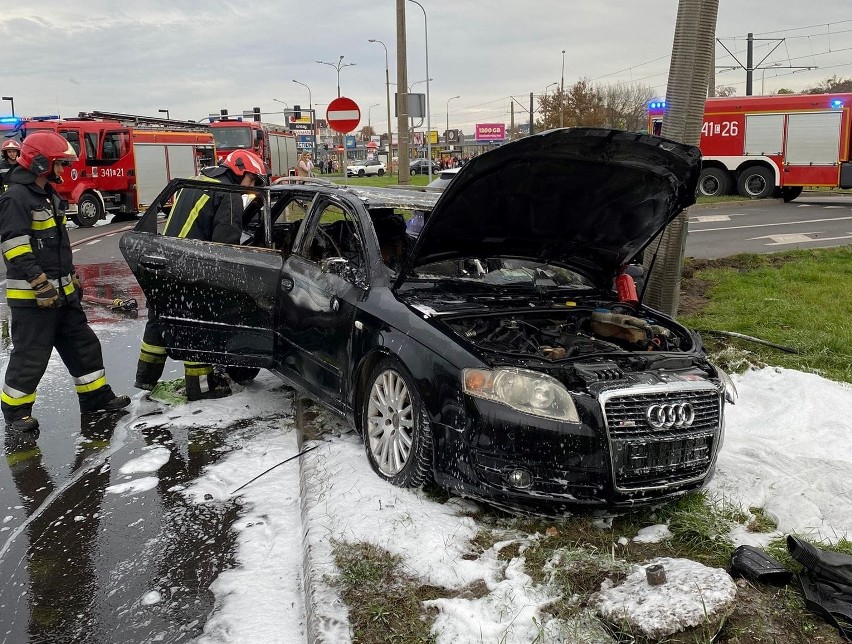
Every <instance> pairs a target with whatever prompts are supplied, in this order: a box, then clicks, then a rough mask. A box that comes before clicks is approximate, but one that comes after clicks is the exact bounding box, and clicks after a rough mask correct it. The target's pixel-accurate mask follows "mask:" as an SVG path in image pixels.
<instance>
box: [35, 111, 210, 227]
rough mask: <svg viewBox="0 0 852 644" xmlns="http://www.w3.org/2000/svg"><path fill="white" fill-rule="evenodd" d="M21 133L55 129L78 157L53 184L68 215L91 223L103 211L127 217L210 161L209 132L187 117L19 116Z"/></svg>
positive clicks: (98, 218)
mask: <svg viewBox="0 0 852 644" xmlns="http://www.w3.org/2000/svg"><path fill="white" fill-rule="evenodd" d="M21 129H22V134H23V136H24V137H26V135H27V133H30V132H34V131H37V130H39V131H43V130H50V131H52V132H58V133H59V134H61V135H62V136H64V137H65V138H66V139H68V142H69V143H70V144H71V145H72V147H73V148H74V150H75V151H76V152H77V155H78V157H79V158H78V160H77V162H75V163H74V164H73V165H72V166H71V168H70V169H69V171H67V172H66V174H65V176H64V177H63V179H64V180H63V182H62V183H61V184H59V185H58V186H57V189H58V191H59V194H60V195H61V196H62V197H63V198H65V199H67V200H68V201H69V203H70V204H72V205H74V204H76V206H77V211H76V213H74V212H73V211H72V212H71V213H70V214H69V218H70V219H71V220H72V221H74V222H75V223H76V224H77V225H79V226H83V227H89V226H94V225H95V223H97V221H98V220H100V219H104V218H105V217H106V213H107V212H113V213H117V214H121V215H133V214H135V213H137V212H139V211H141V210H144V209H145V207H147V205H148V204H149V203H151V201H152V200H153V199H154V197H156V196H157V194H158V193H159V192H160V190H162V189H163V187H164V186H165V185H166V183H168V182H169V181H170V180H171V179H175V178H183V177H192V176H195V175H197V174H198V173H199V171H200V170H201V168H203V167H205V166H208V165H213V164H214V163H215V158H216V154H215V145H214V141H213V135H212V134H211V133H210V130H209V129H208V128H207V127H206V126H204V125H198V124H195V123H191V122H187V121H175V120H171V119H158V118H154V117H143V116H133V115H130V114H114V113H107V112H89V113H81V114H80V115H79V116H78V117H77V118H71V119H61V120H41V119H31V120H25V121H24V122H23V123H22V125H21Z"/></svg>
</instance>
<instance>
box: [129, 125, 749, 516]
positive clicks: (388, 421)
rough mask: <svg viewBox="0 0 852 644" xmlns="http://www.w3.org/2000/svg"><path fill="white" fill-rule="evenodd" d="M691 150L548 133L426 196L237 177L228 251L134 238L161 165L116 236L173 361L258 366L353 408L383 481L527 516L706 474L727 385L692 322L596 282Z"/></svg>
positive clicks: (617, 268)
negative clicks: (245, 185) (252, 183)
mask: <svg viewBox="0 0 852 644" xmlns="http://www.w3.org/2000/svg"><path fill="white" fill-rule="evenodd" d="M700 161H701V159H700V152H699V151H698V149H697V148H694V147H690V146H685V145H681V144H678V143H675V142H672V141H667V140H664V139H660V138H657V137H654V136H650V135H645V134H637V133H629V132H621V131H615V130H606V129H586V128H577V129H560V130H552V131H549V132H544V133H541V134H537V135H535V136H530V137H527V138H524V139H521V140H519V141H516V142H512V143H509V144H507V145H504V146H502V147H500V148H497V149H495V150H493V151H490V152H488V153H486V154H483V155H481V156H479V157H477V158H475V159H473V160H472V161H471V162H470V163H469V164H467V165H466V166H465V167H464V168H462V170H461V171H460V172H459V173H458V175H457V176H456V178H455V179H454V180H453V182H452V183H451V184H450V185H449V186H448V187H447V189H446V190H445V191H444V192H443V193H440V194H438V193H434V192H426V191H422V192H421V191H416V190H405V189H393V188H385V189H382V188H357V187H344V186H336V185H333V184H329V183H326V182H321V181H313V180H305V181H300V182H298V183H294V184H292V185H276V186H272V187H270V188H264V189H254V190H253V192H252V194H250V195H246V196H244V198H243V199H244V202H246V203H247V204H248V205H247V207H246V208H245V214H244V219H243V221H244V228H245V234H244V236H243V237H244V239H243V242H244V243H243V244H242V245H238V246H237V245H235V246H230V245H223V244H215V243H209V242H201V241H192V240H186V239H176V238H172V237H165V236H162V235H159V234H157V228H158V215H159V214H161V213H162V211H163V210H164V209H166V208H167V204H168V203H169V199H170V198H171V196H172V195H173V194H174V192H175V191H176V190H178V189H179V188H180V187H181V186H184V185H190V184H191V182H189V181H188V180H178V181H175V182H172V184H170V185H169V187H168V188H167V189H166V190H165V191H164V192H163V193H162V194H161V195H160V196H159V197H158V198H157V200H156V201H155V202H154V204H152V206H151V207H150V208H149V210H148V211H147V212H146V214H145V215H144V217H143V218H142V219H141V220H140V222H139V223H138V225H137V226H136V228H135V230H133V231H131V232H128V233H126V234H125V235H124V236H123V237H122V239H121V249H122V252H123V253H124V256H125V258H126V260H127V262H128V264H129V265H130V268H131V269H132V270H133V272H134V274H135V275H136V277H137V279H138V281H139V284H140V286H141V287H142V289H143V290H144V292H145V294H146V296H147V300H148V306H149V307H150V308H151V309H153V311H154V312H155V314H156V315H157V316H158V318H159V320H160V323H161V326H162V328H163V331H164V336H165V340H166V344H167V348H168V353H169V355H170V356H171V357H172V358H175V359H179V360H198V361H204V362H213V363H215V364H219V365H226V366H228V369H229V372H230V373H232V374H234V377H235V378H237V379H239V378H241V379H246V378H251V377H252V376H253V375H254V374H256V373H257V370H258V369H260V368H265V369H269V370H271V371H273V372H274V373H276V374H277V375H278V376H280V377H281V378H282V379H283V380H284V381H285V382H287V383H288V384H290V385H291V386H293V387H294V388H295V389H297V390H298V391H300V392H302V393H303V394H305V395H307V396H309V397H311V398H313V399H315V400H316V401H318V402H319V403H321V404H322V405H324V406H325V407H326V408H328V409H329V410H331V411H332V412H334V413H336V414H338V415H339V416H341V417H342V418H344V419H347V420H348V421H350V422H352V423H353V424H354V425H355V427H356V428H357V430H358V432H359V433H360V434H361V435H362V436H363V439H364V445H365V451H366V457H367V459H368V461H369V463H370V465H371V466H372V468H373V470H375V472H376V474H377V475H378V476H380V477H381V478H383V479H385V480H387V481H389V482H390V483H392V484H394V485H399V486H406V487H416V486H419V485H421V484H423V483H424V482H425V481H428V480H434V481H435V482H437V483H438V484H439V485H441V486H443V487H445V488H447V489H449V490H453V491H455V492H457V493H460V494H463V495H466V496H471V497H476V498H480V499H486V500H489V501H491V502H492V503H496V504H502V505H505V506H511V507H521V508H527V509H533V510H543V511H548V512H550V511H557V512H558V511H562V510H564V509H569V508H572V507H577V506H580V505H602V506H619V505H626V504H636V503H648V502H656V501H659V500H662V499H666V498H670V497H674V496H677V495H680V494H683V493H685V492H687V491H689V490H692V489H695V488H698V487H700V486H702V485H703V484H704V482H705V481H706V480H707V479H708V477H709V476H710V475H711V473H712V470H713V467H714V464H715V461H716V457H717V454H718V452H719V449H720V447H721V445H722V441H723V432H724V409H725V404H726V402H733V401H734V396H735V391H734V389H733V385H732V384H731V382H730V380H729V379H728V377H727V376H726V375H725V374H724V373H723V372H722V371H721V370H719V369H718V368H717V367H716V366H714V365H713V364H711V362H710V361H709V360H708V358H707V356H706V355H705V353H704V351H703V349H702V346H701V340H700V338H699V336H698V335H697V334H696V333H694V332H692V331H690V330H688V329H686V328H685V327H683V326H682V325H680V324H678V323H677V322H676V321H675V320H673V319H672V318H671V317H668V316H666V315H664V314H662V313H660V312H658V311H655V310H652V309H650V308H648V307H647V306H645V305H643V304H642V303H641V301H638V302H637V299H640V298H637V297H633V296H632V295H631V294H630V289H629V288H624V289H618V290H617V289H616V288H615V283H616V280H619V284H621V285H622V286H624V281H625V279H626V276H625V277H621V276H622V274H623V272H624V269H625V267H626V266H627V265H628V264H629V263H630V261H631V259H632V258H634V257H636V256H637V255H638V254H639V253H641V252H642V251H643V250H644V249H645V248H646V247H647V246H648V245H649V244H650V242H651V241H652V240H653V239H654V238H655V237H656V236H657V235H658V234H659V233H660V232H661V231H662V230H663V228H664V227H665V226H666V225H667V224H668V223H669V222H670V221H671V220H672V219H673V218H675V217H676V216H677V215H678V213H680V212H681V211H682V210H683V209H684V208H686V207H687V206H689V205H690V204H692V203H693V201H694V199H695V190H696V182H697V178H698V173H699V170H700ZM202 185H203V187H204V188H207V189H209V188H210V185H211V184H210V183H204V184H202ZM220 189H222V190H225V191H239V190H245V189H241V188H239V187H227V188H226V187H221V188H220ZM414 211H417V212H418V213H424V212H425V213H426V215H425V224H424V225H423V227H422V229H421V230H420V232H419V234H418V235H417V236H416V238H415V237H413V236H412V235H411V234H410V233H409V232H407V230H406V226H405V220H406V217H407V216H408V215H409V214H410V213H411V212H414ZM652 248H653V247H652ZM646 252H648V251H646ZM619 293H621V295H619Z"/></svg>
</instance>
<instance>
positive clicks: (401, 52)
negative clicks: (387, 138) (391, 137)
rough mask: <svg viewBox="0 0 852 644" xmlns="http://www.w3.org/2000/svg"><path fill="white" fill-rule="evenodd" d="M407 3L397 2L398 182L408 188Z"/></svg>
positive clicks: (400, 0) (409, 178) (409, 180)
mask: <svg viewBox="0 0 852 644" xmlns="http://www.w3.org/2000/svg"><path fill="white" fill-rule="evenodd" d="M405 1H406V0H396V128H397V130H399V152H398V153H397V154H398V156H399V165H398V168H397V175H398V179H397V181H398V183H399V184H400V185H406V186H407V185H409V184H410V183H411V176H410V174H409V169H408V154H409V152H408V144H409V133H408V94H406V93H405V92H403V91H402V90H404V89H407V88H408V62H407V59H406V36H405Z"/></svg>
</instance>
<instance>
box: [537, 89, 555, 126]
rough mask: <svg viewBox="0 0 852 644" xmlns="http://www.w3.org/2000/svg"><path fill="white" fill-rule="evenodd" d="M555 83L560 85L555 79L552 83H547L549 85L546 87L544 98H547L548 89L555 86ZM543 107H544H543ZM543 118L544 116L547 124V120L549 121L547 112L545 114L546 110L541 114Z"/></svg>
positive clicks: (543, 118)
mask: <svg viewBox="0 0 852 644" xmlns="http://www.w3.org/2000/svg"><path fill="white" fill-rule="evenodd" d="M554 85H556V86H558V85H559V83H557V82H556V81H553V82H552V83H550V84H548V85H547V87H545V88H544V98H547V90H549V89H550V88H551V87H553V86H554ZM542 109H543V108H542ZM541 118H542V120H544V121H545V124H546V122H547V114H545V113H544V112H542V114H541Z"/></svg>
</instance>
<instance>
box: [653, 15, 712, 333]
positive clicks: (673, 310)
mask: <svg viewBox="0 0 852 644" xmlns="http://www.w3.org/2000/svg"><path fill="white" fill-rule="evenodd" d="M718 11H719V0H679V5H678V12H677V23H676V25H675V33H674V42H673V45H672V61H671V66H670V67H669V79H668V85H667V89H666V105H667V108H666V114H665V118H664V119H663V131H662V135H663V137H665V138H668V139H674V140H675V141H680V142H682V143H686V144H689V145H698V142H699V140H700V138H701V124H702V121H703V120H704V102H705V99H706V96H707V86H708V82H709V80H708V75H709V72H710V64H711V62H712V61H713V58H714V49H715V47H714V43H715V35H716V15H717V13H718ZM687 222H688V214H687V211H684V212H682V213H681V214H680V215H678V217H677V218H676V219H675V220H674V221H673V222H672V223H671V224H669V226H668V227H667V228H666V229H665V230H664V231H663V233H662V236H661V239H660V240H659V251H658V253H657V259H656V262H655V263H654V266H653V270H652V271H650V274H649V275H648V286H647V290H646V293H645V302H646V303H647V304H648V305H649V306H651V307H653V308H656V309H658V310H660V311H663V312H664V313H667V314H668V315H672V316H673V315H676V314H677V308H678V304H679V302H680V278H681V269H682V267H683V256H684V250H685V248H686V234H687ZM655 249H657V242H655V243H654V244H652V245H651V247H650V249H649V250H650V251H653V250H655ZM644 259H645V268H646V270H649V269H650V268H651V262H652V261H653V258H652V252H649V251H648V250H646V252H645V258H644Z"/></svg>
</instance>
